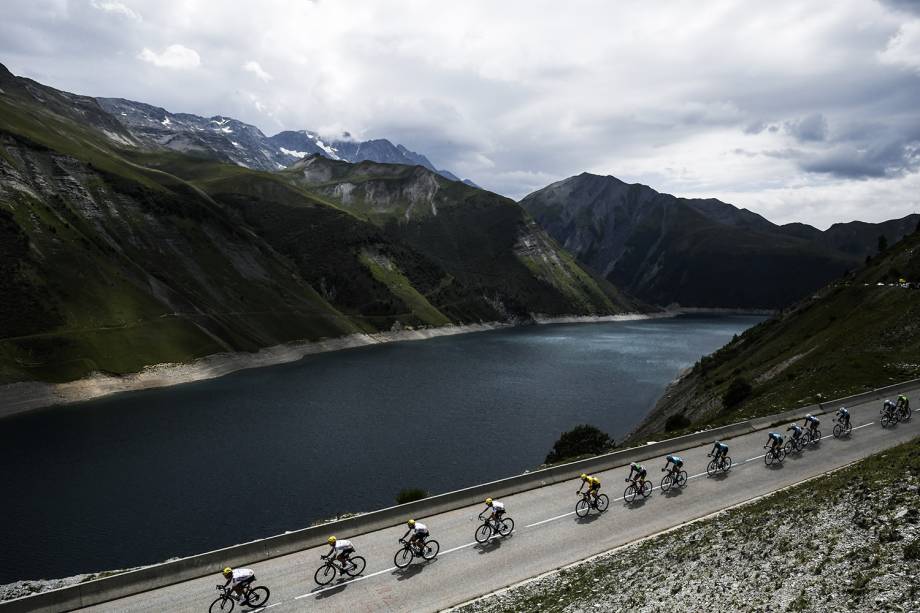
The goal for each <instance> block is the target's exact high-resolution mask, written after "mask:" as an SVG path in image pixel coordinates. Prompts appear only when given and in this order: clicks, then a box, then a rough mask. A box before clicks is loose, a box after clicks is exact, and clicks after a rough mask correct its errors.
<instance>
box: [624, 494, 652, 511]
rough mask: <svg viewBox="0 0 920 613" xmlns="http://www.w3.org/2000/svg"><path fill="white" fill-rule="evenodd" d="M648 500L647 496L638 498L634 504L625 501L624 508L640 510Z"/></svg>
mask: <svg viewBox="0 0 920 613" xmlns="http://www.w3.org/2000/svg"><path fill="white" fill-rule="evenodd" d="M646 500H647V498H646V497H645V496H636V499H635V500H633V501H632V502H626V501H625V500H624V501H623V506H624V507H626V508H627V509H638V508H641V507H644V506H645V501H646Z"/></svg>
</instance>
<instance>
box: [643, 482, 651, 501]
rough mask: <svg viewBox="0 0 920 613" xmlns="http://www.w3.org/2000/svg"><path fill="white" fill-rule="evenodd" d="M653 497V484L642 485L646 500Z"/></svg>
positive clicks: (645, 483)
mask: <svg viewBox="0 0 920 613" xmlns="http://www.w3.org/2000/svg"><path fill="white" fill-rule="evenodd" d="M651 495H652V482H651V481H644V482H643V483H642V496H643V497H645V498H648V497H649V496H651Z"/></svg>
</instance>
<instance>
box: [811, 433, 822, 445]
mask: <svg viewBox="0 0 920 613" xmlns="http://www.w3.org/2000/svg"><path fill="white" fill-rule="evenodd" d="M808 442H809V443H811V444H815V445H817V444H818V443H820V442H821V431H820V430H815V433H814V434H813V435H811V437H810V438H809V439H808Z"/></svg>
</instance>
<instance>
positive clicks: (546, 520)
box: [524, 511, 575, 528]
mask: <svg viewBox="0 0 920 613" xmlns="http://www.w3.org/2000/svg"><path fill="white" fill-rule="evenodd" d="M569 515H575V511H569V512H568V513H563V514H562V515H557V516H556V517H550V518H549V519H544V520H542V521H538V522H534V523H532V524H527V525H526V526H524V527H525V528H533V527H534V526H539V525H540V524H548V523H549V522H551V521H556V520H557V519H562V518H563V517H568V516H569Z"/></svg>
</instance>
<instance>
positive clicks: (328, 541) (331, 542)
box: [326, 536, 335, 545]
mask: <svg viewBox="0 0 920 613" xmlns="http://www.w3.org/2000/svg"><path fill="white" fill-rule="evenodd" d="M326 542H327V543H329V544H330V545H335V537H334V536H330V537H329V538H327V539H326Z"/></svg>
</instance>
